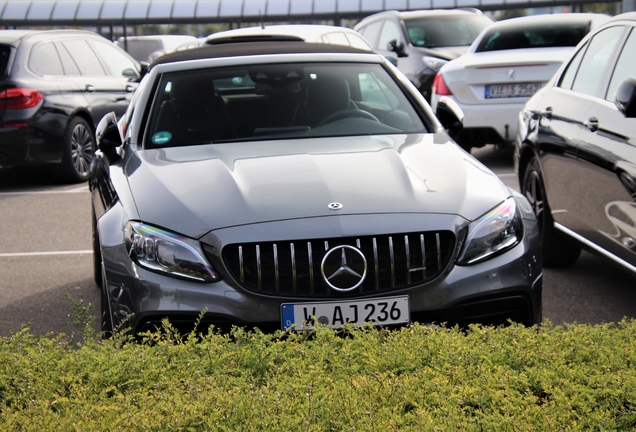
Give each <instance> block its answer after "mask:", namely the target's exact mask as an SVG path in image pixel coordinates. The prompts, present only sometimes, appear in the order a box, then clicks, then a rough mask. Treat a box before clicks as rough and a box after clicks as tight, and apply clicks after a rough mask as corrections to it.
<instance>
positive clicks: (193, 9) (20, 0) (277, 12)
mask: <svg viewBox="0 0 636 432" xmlns="http://www.w3.org/2000/svg"><path fill="white" fill-rule="evenodd" d="M595 1H598V0H569V1H564V0H0V25H5V26H28V25H113V24H116V25H119V24H123V23H126V24H153V23H154V24H157V23H190V24H196V23H214V22H230V21H244V22H254V21H258V20H259V17H262V19H263V20H264V21H282V20H298V21H300V20H309V19H333V18H334V17H340V18H346V17H357V18H360V17H364V16H367V15H369V14H372V13H375V12H379V11H383V10H388V9H395V10H416V9H449V8H460V7H475V8H479V9H481V10H496V9H510V8H526V7H540V6H558V5H565V4H568V5H571V4H581V3H594V2H595ZM616 1H620V0H616Z"/></svg>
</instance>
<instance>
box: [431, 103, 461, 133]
mask: <svg viewBox="0 0 636 432" xmlns="http://www.w3.org/2000/svg"><path fill="white" fill-rule="evenodd" d="M435 115H436V116H437V119H438V120H439V122H440V123H441V124H442V126H444V129H446V130H447V131H448V132H449V133H450V134H451V136H457V135H459V134H460V133H461V131H462V129H463V127H464V112H463V111H462V109H461V108H460V107H459V105H457V102H455V101H454V100H452V99H451V98H449V97H448V96H442V97H441V98H440V100H439V102H438V103H437V108H436V110H435Z"/></svg>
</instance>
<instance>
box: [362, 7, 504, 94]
mask: <svg viewBox="0 0 636 432" xmlns="http://www.w3.org/2000/svg"><path fill="white" fill-rule="evenodd" d="M493 22H494V20H493V19H492V18H490V17H489V16H487V15H484V14H482V13H481V11H479V10H477V9H453V10H441V9H440V10H420V11H409V12H398V11H386V12H380V13H377V14H374V15H371V16H368V17H366V18H365V19H363V20H362V21H360V22H359V23H358V24H357V25H356V26H355V27H354V29H355V30H356V31H358V32H359V33H361V34H362V36H364V37H365V39H367V41H369V43H370V44H371V45H373V47H374V48H375V49H376V51H377V52H379V53H380V54H382V55H384V56H386V57H387V58H388V59H390V60H393V61H392V62H393V63H397V67H398V69H399V70H400V71H402V73H404V74H405V75H406V76H407V78H408V79H409V80H410V81H411V82H412V83H413V84H415V87H417V88H418V89H419V91H420V92H421V93H422V95H424V97H425V98H426V100H427V101H430V99H431V87H432V85H433V79H434V78H435V75H436V74H437V72H439V70H440V68H441V67H442V66H443V65H444V64H446V63H447V62H448V61H450V60H453V59H455V58H457V57H459V56H460V55H462V54H464V53H465V52H466V51H468V48H469V47H470V45H471V44H472V43H473V41H474V40H475V38H476V37H477V36H478V35H479V34H480V33H481V31H482V30H483V29H485V28H486V27H488V26H489V25H490V24H492V23H493ZM396 57H397V59H396Z"/></svg>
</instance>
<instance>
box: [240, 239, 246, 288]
mask: <svg viewBox="0 0 636 432" xmlns="http://www.w3.org/2000/svg"><path fill="white" fill-rule="evenodd" d="M238 251H239V267H240V273H241V283H244V282H245V265H244V263H243V246H239V248H238Z"/></svg>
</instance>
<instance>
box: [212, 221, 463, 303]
mask: <svg viewBox="0 0 636 432" xmlns="http://www.w3.org/2000/svg"><path fill="white" fill-rule="evenodd" d="M340 246H347V247H346V248H340V249H339V247H340ZM351 247H353V248H355V249H357V250H359V251H360V252H361V254H356V256H358V257H359V258H357V259H358V260H359V261H364V262H365V264H366V268H365V272H366V276H365V277H364V279H363V280H362V282H361V283H360V284H359V285H358V286H356V287H355V289H352V290H342V291H341V290H334V289H333V287H332V286H330V285H331V284H330V283H327V281H326V280H325V277H323V273H325V274H326V277H329V276H330V275H333V274H335V273H336V272H337V270H336V272H333V271H332V270H329V271H324V272H323V265H322V264H323V259H324V258H325V255H326V254H327V253H329V251H335V252H332V253H334V255H335V259H340V255H339V254H342V259H345V252H347V253H349V252H348V251H349V250H351ZM454 247H455V235H454V233H453V232H451V231H438V232H423V233H408V234H393V235H382V236H366V237H355V238H332V239H318V240H316V239H312V240H295V241H282V242H263V243H246V244H231V245H228V246H225V248H224V249H223V259H224V261H225V264H226V266H227V268H228V269H229V270H230V272H231V274H232V277H233V278H234V279H235V280H236V281H237V282H238V283H239V284H240V285H241V286H242V287H243V288H245V289H247V290H250V291H254V292H261V293H265V294H274V295H276V294H279V295H285V296H291V297H321V296H336V297H338V296H340V297H342V296H344V295H346V296H351V295H362V294H369V293H373V292H387V291H392V290H398V289H402V288H406V287H409V286H413V285H420V284H423V283H426V282H429V281H431V280H433V279H435V278H436V277H437V276H438V275H439V274H441V273H442V272H443V270H444V269H445V268H446V266H447V265H448V263H449V261H450V259H451V257H452V255H453V251H454ZM330 255H331V253H330ZM361 255H363V256H364V259H362V258H361ZM350 260H351V258H350ZM345 261H346V259H345ZM343 262H344V261H343ZM346 266H347V265H346V264H345V265H344V267H346ZM352 273H353V274H354V275H356V276H354V277H358V276H361V270H358V271H357V272H352ZM351 286H353V283H352V285H351Z"/></svg>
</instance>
